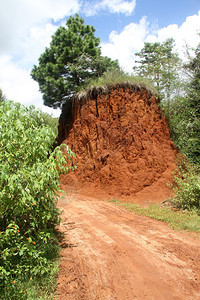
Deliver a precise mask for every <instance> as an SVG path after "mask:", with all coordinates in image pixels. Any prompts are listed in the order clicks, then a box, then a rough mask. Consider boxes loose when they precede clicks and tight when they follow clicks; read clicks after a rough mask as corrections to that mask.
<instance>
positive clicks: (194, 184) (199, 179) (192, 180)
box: [174, 160, 200, 214]
mask: <svg viewBox="0 0 200 300" xmlns="http://www.w3.org/2000/svg"><path fill="white" fill-rule="evenodd" d="M199 174H200V173H199V167H197V166H193V165H191V164H189V163H188V162H186V161H184V160H183V161H181V162H179V168H178V170H176V172H175V173H174V191H175V193H176V197H175V199H174V203H175V205H176V206H177V207H178V208H182V209H189V210H192V209H193V210H196V211H197V213H198V214H200V175H199Z"/></svg>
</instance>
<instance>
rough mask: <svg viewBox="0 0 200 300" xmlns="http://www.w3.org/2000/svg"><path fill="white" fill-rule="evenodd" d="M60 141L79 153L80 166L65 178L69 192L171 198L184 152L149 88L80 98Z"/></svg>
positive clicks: (63, 123) (65, 116)
mask: <svg viewBox="0 0 200 300" xmlns="http://www.w3.org/2000/svg"><path fill="white" fill-rule="evenodd" d="M59 139H60V142H61V141H63V143H66V144H67V145H69V147H70V148H71V149H72V150H73V151H74V152H75V153H76V159H75V160H74V161H73V164H74V165H77V166H78V168H77V170H76V171H75V172H73V173H71V174H69V175H67V176H66V175H65V176H61V186H62V188H64V189H65V190H67V189H68V188H69V189H70V190H72V189H73V188H74V191H75V190H79V191H82V192H85V193H87V194H90V195H92V194H93V193H95V191H96V190H100V191H104V192H106V193H107V194H110V195H114V196H119V197H122V196H130V195H131V196H135V195H136V194H137V199H139V200H141V201H143V200H145V199H146V200H147V201H148V202H149V201H150V202H156V201H162V200H165V199H166V198H168V197H170V189H169V188H168V187H166V183H167V182H168V181H170V180H171V177H172V171H173V170H174V169H175V168H176V165H175V157H176V155H177V153H178V152H177V150H176V147H175V145H174V143H173V141H172V140H171V139H170V132H169V128H168V123H167V120H166V118H165V117H164V115H163V114H162V112H161V109H160V107H159V100H158V99H157V98H156V97H155V96H154V95H153V94H152V93H151V92H150V91H148V90H147V89H145V88H140V89H139V88H137V87H132V88H130V87H125V88H122V87H119V86H116V87H115V88H113V89H111V90H109V91H108V93H106V94H105V93H103V94H102V93H99V94H95V95H94V93H91V95H89V96H88V98H86V99H84V101H81V100H79V99H74V103H73V105H71V106H70V109H69V107H67V109H66V111H65V110H64V111H63V113H62V115H61V118H60V126H59ZM92 190H93V192H91V191H92Z"/></svg>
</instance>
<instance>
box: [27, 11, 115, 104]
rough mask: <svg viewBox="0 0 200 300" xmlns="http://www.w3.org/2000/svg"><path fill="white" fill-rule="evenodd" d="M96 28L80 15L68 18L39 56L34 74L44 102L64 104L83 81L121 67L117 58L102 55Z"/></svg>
mask: <svg viewBox="0 0 200 300" xmlns="http://www.w3.org/2000/svg"><path fill="white" fill-rule="evenodd" d="M94 32H95V28H94V27H93V26H90V25H85V24H84V19H83V18H80V17H79V15H78V14H76V15H75V17H72V16H71V17H69V19H68V20H67V22H66V26H65V27H63V26H60V27H59V28H58V30H57V31H56V32H55V34H54V35H53V36H52V41H51V43H50V47H49V48H46V49H45V51H44V53H42V54H41V56H40V57H39V65H38V66H36V65H34V67H33V69H32V71H31V76H32V78H33V79H34V80H35V81H37V82H38V84H39V88H40V91H41V92H42V94H43V99H44V105H47V106H50V107H53V108H57V107H61V106H62V104H63V103H65V102H66V101H67V100H68V99H70V98H71V97H72V96H73V94H74V93H76V92H77V91H78V90H79V88H80V87H81V86H83V85H84V82H85V81H86V80H88V79H90V78H96V77H98V76H101V75H102V74H103V73H104V72H105V71H107V70H108V69H110V68H118V69H119V64H118V61H112V60H111V59H110V58H108V57H103V56H101V49H100V46H99V44H100V39H99V38H97V37H95V35H94Z"/></svg>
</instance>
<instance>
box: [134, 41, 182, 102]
mask: <svg viewBox="0 0 200 300" xmlns="http://www.w3.org/2000/svg"><path fill="white" fill-rule="evenodd" d="M173 48H174V40H173V39H167V40H166V41H165V42H163V43H158V42H156V43H145V44H144V47H143V48H142V50H141V51H140V52H138V53H136V56H138V57H139V60H138V61H136V63H137V65H136V66H135V67H134V71H135V72H136V73H137V74H138V75H140V76H143V77H146V78H148V79H150V80H152V81H153V82H154V83H155V86H156V89H157V92H158V93H159V95H160V97H161V98H163V97H164V98H166V99H169V98H170V95H171V94H173V92H174V89H176V88H177V81H178V78H179V74H178V69H180V68H179V66H180V60H179V58H178V54H177V53H175V52H174V51H173Z"/></svg>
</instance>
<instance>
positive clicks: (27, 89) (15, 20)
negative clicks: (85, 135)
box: [0, 0, 80, 115]
mask: <svg viewBox="0 0 200 300" xmlns="http://www.w3.org/2000/svg"><path fill="white" fill-rule="evenodd" d="M79 9H80V4H79V0H56V1H55V0H34V1H32V0H18V1H16V0H6V1H1V3H0V27H1V28H2V30H1V32H0V69H1V73H0V88H1V89H2V90H3V93H4V94H5V95H6V96H7V98H9V99H11V100H14V101H18V102H21V103H23V104H26V105H30V104H34V105H36V106H37V107H40V108H42V109H43V110H44V111H48V112H53V113H54V115H56V114H58V112H57V113H56V111H55V110H52V109H49V108H48V107H44V106H43V105H42V104H43V100H42V95H41V93H40V92H39V91H38V89H39V88H38V84H37V83H36V82H35V81H33V80H32V78H31V76H30V71H31V68H32V66H33V64H36V63H37V59H38V57H39V56H40V54H41V53H42V52H43V51H44V48H45V47H46V46H48V45H49V42H50V41H51V36H52V34H53V33H54V32H55V30H56V29H57V27H58V26H56V25H53V24H52V22H51V21H52V20H54V21H58V20H60V19H62V18H64V17H65V16H69V15H71V14H74V13H76V12H78V11H79Z"/></svg>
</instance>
